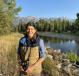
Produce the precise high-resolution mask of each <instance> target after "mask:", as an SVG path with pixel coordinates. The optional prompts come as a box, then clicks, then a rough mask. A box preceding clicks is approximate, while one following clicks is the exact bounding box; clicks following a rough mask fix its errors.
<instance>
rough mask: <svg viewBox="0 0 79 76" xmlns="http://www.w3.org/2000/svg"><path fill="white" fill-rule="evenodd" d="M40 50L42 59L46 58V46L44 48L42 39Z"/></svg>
mask: <svg viewBox="0 0 79 76" xmlns="http://www.w3.org/2000/svg"><path fill="white" fill-rule="evenodd" d="M39 50H40V58H42V57H43V58H45V57H46V54H45V46H44V41H43V40H42V39H40V43H39Z"/></svg>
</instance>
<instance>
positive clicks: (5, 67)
mask: <svg viewBox="0 0 79 76" xmlns="http://www.w3.org/2000/svg"><path fill="white" fill-rule="evenodd" d="M21 37H22V34H19V33H12V34H10V35H5V36H0V75H2V76H18V73H17V48H18V42H19V39H20V38H21Z"/></svg>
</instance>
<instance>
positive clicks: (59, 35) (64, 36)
mask: <svg viewBox="0 0 79 76" xmlns="http://www.w3.org/2000/svg"><path fill="white" fill-rule="evenodd" d="M39 35H40V36H47V37H54V38H55V37H57V38H62V39H69V40H76V41H79V36H77V35H74V34H63V33H52V32H39Z"/></svg>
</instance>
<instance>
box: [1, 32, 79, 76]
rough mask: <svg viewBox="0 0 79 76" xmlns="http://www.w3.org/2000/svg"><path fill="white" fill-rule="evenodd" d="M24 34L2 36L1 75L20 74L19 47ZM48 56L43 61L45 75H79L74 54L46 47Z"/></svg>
mask: <svg viewBox="0 0 79 76" xmlns="http://www.w3.org/2000/svg"><path fill="white" fill-rule="evenodd" d="M22 36H23V35H22V34H19V33H12V34H9V35H5V36H1V37H0V76H18V63H17V48H18V41H19V39H20V38H21V37H22ZM46 50H47V51H46V54H47V57H46V59H45V61H44V62H43V72H44V75H45V76H64V75H65V76H79V68H78V67H77V66H76V65H74V63H73V62H74V61H75V60H76V59H77V61H78V58H76V59H73V56H74V54H73V53H68V54H67V55H68V56H67V55H66V54H64V53H61V51H60V50H53V49H51V48H46Z"/></svg>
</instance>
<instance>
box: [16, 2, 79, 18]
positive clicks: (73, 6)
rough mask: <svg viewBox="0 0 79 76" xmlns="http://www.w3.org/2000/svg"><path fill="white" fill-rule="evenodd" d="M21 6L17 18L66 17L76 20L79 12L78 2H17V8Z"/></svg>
mask: <svg viewBox="0 0 79 76" xmlns="http://www.w3.org/2000/svg"><path fill="white" fill-rule="evenodd" d="M18 6H21V7H22V11H21V12H20V13H19V16H21V17H26V16H36V17H54V18H57V17H67V18H69V19H74V18H76V13H77V12H79V0H17V7H18Z"/></svg>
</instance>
